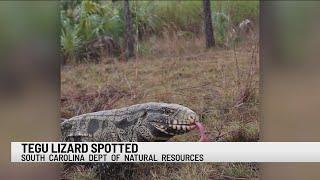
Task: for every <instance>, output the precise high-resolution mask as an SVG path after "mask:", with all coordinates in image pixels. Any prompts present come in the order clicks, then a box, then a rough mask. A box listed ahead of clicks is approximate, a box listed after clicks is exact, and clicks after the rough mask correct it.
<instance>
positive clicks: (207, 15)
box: [203, 0, 215, 48]
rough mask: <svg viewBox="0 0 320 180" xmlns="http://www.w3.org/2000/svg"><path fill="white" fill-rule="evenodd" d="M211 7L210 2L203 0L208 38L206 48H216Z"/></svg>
mask: <svg viewBox="0 0 320 180" xmlns="http://www.w3.org/2000/svg"><path fill="white" fill-rule="evenodd" d="M210 7H211V6H210V0H203V17H204V32H205V36H206V48H210V47H213V46H215V40H214V35H213V27H212V18H211V8H210Z"/></svg>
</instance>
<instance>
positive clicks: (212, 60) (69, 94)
mask: <svg viewBox="0 0 320 180" xmlns="http://www.w3.org/2000/svg"><path fill="white" fill-rule="evenodd" d="M165 39H166V38H164V39H163V40H161V41H159V42H158V41H157V42H158V43H153V42H152V41H150V42H151V43H152V44H149V45H148V44H145V47H149V48H148V49H149V51H150V52H152V53H149V54H146V55H144V56H139V58H137V59H135V60H132V61H129V62H126V63H125V62H118V61H117V60H113V61H112V62H110V61H105V62H102V63H100V64H77V65H68V66H64V67H62V72H61V73H62V74H61V93H62V94H61V96H62V98H61V113H62V117H64V118H69V117H72V116H75V115H77V114H82V113H87V112H93V111H99V110H105V109H113V108H120V107H124V106H129V105H133V104H137V103H144V102H151V101H154V102H167V103H178V104H182V105H184V106H187V107H189V108H191V109H193V110H194V111H195V112H197V113H198V114H199V115H200V117H201V121H202V122H203V123H204V125H205V127H206V130H207V135H208V138H209V140H210V141H258V140H259V120H258V118H259V116H258V105H259V89H258V88H259V79H258V78H259V71H258V70H259V69H258V67H259V64H258V49H257V47H256V46H253V44H251V45H250V44H246V45H243V46H239V47H238V48H236V50H234V49H229V50H226V49H212V50H203V49H202V47H201V46H202V44H201V43H202V41H200V40H201V38H200V39H197V38H194V37H193V38H191V40H190V39H189V40H185V39H181V38H180V40H179V39H176V40H177V42H178V44H177V42H174V41H172V40H170V38H167V41H166V40H165ZM164 41H166V42H164ZM181 43H182V44H181ZM161 44H163V45H161ZM254 44H256V43H254ZM178 45H179V46H181V47H179V48H175V49H174V47H177V46H178ZM200 47H201V48H200ZM150 49H151V50H150ZM179 49H182V50H179ZM198 139H199V137H198V133H197V132H195V131H194V132H190V133H188V134H185V135H181V136H176V137H174V138H172V139H171V141H197V140H198ZM132 172H133V177H132V179H236V178H240V179H243V178H245V179H247V178H256V177H257V172H256V167H255V165H253V164H249V163H241V164H235V163H181V164H179V163H175V164H168V163H167V164H150V163H149V164H144V163H142V164H139V165H136V166H134V169H133V171H132Z"/></svg>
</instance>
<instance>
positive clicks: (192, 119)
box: [188, 114, 196, 123]
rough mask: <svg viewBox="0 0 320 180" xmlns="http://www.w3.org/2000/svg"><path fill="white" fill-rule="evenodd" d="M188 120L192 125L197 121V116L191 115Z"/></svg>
mask: <svg viewBox="0 0 320 180" xmlns="http://www.w3.org/2000/svg"><path fill="white" fill-rule="evenodd" d="M188 119H189V121H190V122H191V123H194V122H195V120H196V116H195V115H194V114H190V115H189V116H188Z"/></svg>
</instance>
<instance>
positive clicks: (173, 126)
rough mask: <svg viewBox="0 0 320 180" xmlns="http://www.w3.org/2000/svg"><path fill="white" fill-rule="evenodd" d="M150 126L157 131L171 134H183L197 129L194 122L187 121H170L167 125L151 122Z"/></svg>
mask: <svg viewBox="0 0 320 180" xmlns="http://www.w3.org/2000/svg"><path fill="white" fill-rule="evenodd" d="M152 124H153V125H154V126H155V127H156V128H157V129H159V130H162V131H166V132H173V133H177V134H180V133H185V132H188V131H191V130H193V129H195V128H196V127H197V125H196V123H195V122H187V121H182V122H179V121H176V120H174V121H172V122H169V123H165V122H152Z"/></svg>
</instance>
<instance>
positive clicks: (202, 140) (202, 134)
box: [196, 122, 207, 142]
mask: <svg viewBox="0 0 320 180" xmlns="http://www.w3.org/2000/svg"><path fill="white" fill-rule="evenodd" d="M196 126H197V127H198V129H199V131H200V140H199V142H206V141H207V137H206V133H205V130H204V127H203V125H202V124H201V123H199V122H196Z"/></svg>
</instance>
